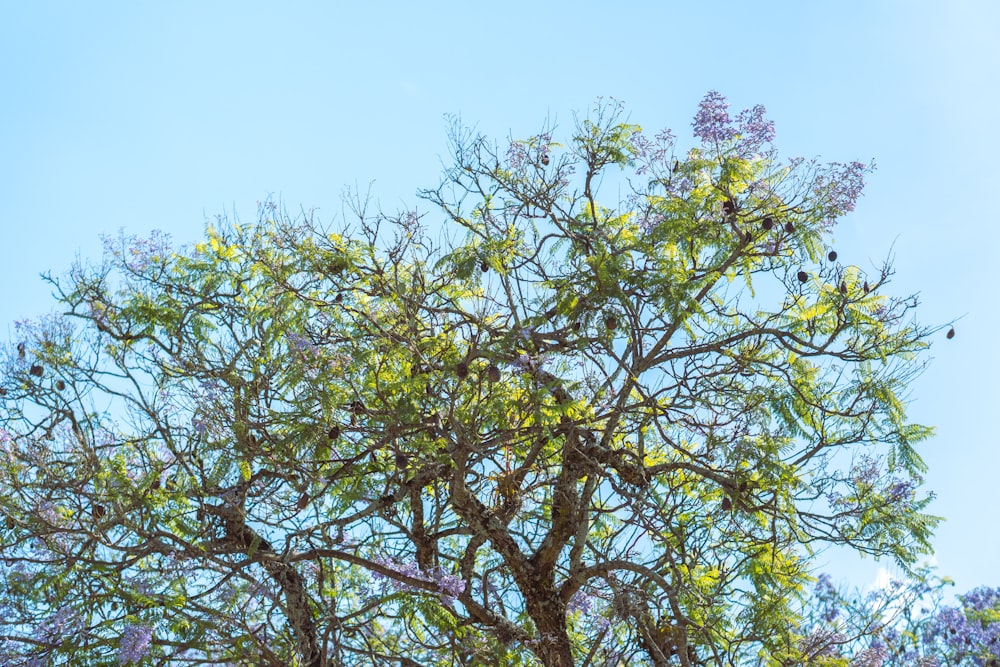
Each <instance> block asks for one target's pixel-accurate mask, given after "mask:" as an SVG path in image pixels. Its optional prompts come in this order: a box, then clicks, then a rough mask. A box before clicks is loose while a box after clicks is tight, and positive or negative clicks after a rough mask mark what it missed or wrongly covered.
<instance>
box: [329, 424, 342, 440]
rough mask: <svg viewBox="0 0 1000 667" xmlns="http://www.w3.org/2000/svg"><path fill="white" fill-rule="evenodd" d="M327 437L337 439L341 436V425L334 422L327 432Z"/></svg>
mask: <svg viewBox="0 0 1000 667" xmlns="http://www.w3.org/2000/svg"><path fill="white" fill-rule="evenodd" d="M326 437H327V439H329V440H336V439H337V438H339V437H340V426H338V425H337V424H334V425H333V426H331V427H330V430H329V431H327V432H326Z"/></svg>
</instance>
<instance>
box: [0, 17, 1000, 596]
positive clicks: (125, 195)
mask: <svg viewBox="0 0 1000 667" xmlns="http://www.w3.org/2000/svg"><path fill="white" fill-rule="evenodd" d="M616 4H617V6H616V7H615V8H614V9H612V3H610V2H583V1H575V2H568V1H567V2H541V1H538V0H534V1H531V2H522V1H520V0H516V1H507V2H503V3H485V2H455V3H442V2H370V3H360V2H358V3H338V2H307V1H305V0H301V1H298V2H292V3H263V2H247V1H241V2H235V1H233V2H222V1H216V2H184V1H175V2H170V3H165V2H164V3H153V2H125V1H123V0H122V1H119V2H102V3H82V2H71V1H68V0H67V1H66V2H48V1H44V0H33V1H32V2H13V1H8V2H0V232H2V240H0V338H8V337H9V336H10V334H11V332H12V329H13V326H12V322H13V321H14V320H15V319H18V318H22V317H26V316H33V315H38V314H41V313H44V312H48V311H49V310H50V309H51V307H52V300H51V298H50V297H49V290H48V289H47V287H46V286H45V285H44V284H43V283H42V281H41V280H40V279H39V278H38V275H39V273H40V272H42V271H48V270H51V271H53V272H55V273H61V272H62V271H64V270H65V269H66V268H68V266H69V265H70V263H71V262H72V261H73V259H74V257H75V256H77V255H80V256H83V257H89V258H94V259H97V258H99V253H100V247H101V246H100V242H99V240H98V236H99V235H100V234H101V233H112V234H113V233H116V232H117V230H118V229H120V228H124V229H125V230H126V231H127V232H129V233H137V234H145V233H147V232H148V231H149V230H151V229H154V228H159V229H163V230H166V231H169V232H170V233H171V234H172V235H173V237H174V240H175V241H177V242H180V243H186V242H193V241H195V240H196V239H197V238H198V236H199V234H200V233H201V231H202V228H203V224H204V222H205V220H206V219H208V218H211V217H213V216H214V215H215V214H217V213H222V212H230V213H231V212H233V211H235V212H236V213H237V214H238V215H239V216H240V217H242V218H243V219H244V220H252V219H253V218H254V217H255V214H256V202H257V201H259V200H262V199H265V198H267V197H268V196H273V197H276V198H280V199H281V200H282V201H283V202H284V203H285V204H286V205H287V207H288V208H289V209H291V210H293V211H295V210H298V208H299V207H300V206H302V207H304V208H306V209H316V210H317V213H318V215H319V216H320V217H321V218H322V219H324V220H331V219H333V218H335V217H336V216H338V215H339V214H340V211H341V203H340V195H341V192H342V190H343V188H344V186H346V185H351V186H353V185H355V184H358V185H360V186H361V187H362V189H365V188H367V186H368V184H369V183H370V182H371V181H374V186H373V190H372V191H373V193H374V194H375V195H376V196H377V197H378V198H379V199H380V201H381V203H382V205H383V207H384V208H386V209H392V210H394V209H397V208H401V207H412V206H413V205H414V204H417V199H416V197H415V192H416V190H417V189H419V188H423V187H432V186H434V185H436V184H437V183H438V179H439V174H440V171H441V163H442V161H446V160H447V156H446V151H447V145H446V138H445V129H446V123H445V121H444V115H445V114H460V115H461V117H462V119H463V121H465V122H466V123H468V124H472V125H476V126H477V127H478V128H479V129H480V130H481V131H483V132H485V133H487V134H490V135H493V136H495V137H496V138H498V139H502V138H504V137H506V136H507V135H509V134H512V135H513V136H515V137H523V136H527V135H529V134H532V133H534V132H535V131H537V130H539V129H541V125H542V122H543V121H544V120H545V119H546V118H547V117H548V118H552V119H555V120H556V121H557V123H558V125H559V126H560V127H561V128H562V129H563V130H565V131H568V130H569V129H570V128H571V127H572V122H573V112H574V111H584V110H585V109H586V108H587V106H588V105H589V104H590V103H591V102H592V101H593V100H594V99H595V98H597V97H599V96H605V97H615V98H618V99H620V100H623V101H624V102H625V103H626V104H627V106H628V108H629V109H630V110H631V120H632V121H633V122H636V123H639V124H640V125H642V126H643V127H644V128H645V129H647V130H656V129H659V128H661V127H670V128H672V129H673V130H674V131H675V132H676V133H677V134H678V135H679V136H680V137H681V139H682V142H683V141H685V140H690V136H691V132H690V130H691V127H690V123H691V118H692V116H693V115H694V112H695V110H696V107H697V103H698V101H699V100H700V99H701V98H702V96H703V95H704V94H705V93H706V92H707V91H708V90H710V89H716V90H718V91H720V92H722V93H723V94H724V95H726V96H727V97H728V98H729V100H730V102H731V104H732V107H733V110H734V111H735V110H739V109H742V108H744V107H748V106H752V105H754V104H758V103H759V104H763V105H765V106H766V107H767V108H768V111H769V116H770V117H771V118H772V119H774V120H775V122H776V124H777V132H778V134H777V140H776V144H777V146H778V148H779V150H780V151H781V153H782V154H783V155H785V156H792V155H803V156H806V157H813V156H819V157H822V158H823V159H825V160H836V161H849V160H854V159H858V160H860V161H862V162H867V161H868V160H870V159H874V160H875V161H876V164H877V166H878V170H877V171H876V173H875V174H874V175H873V177H872V178H871V179H870V180H869V185H868V187H867V189H866V195H865V196H864V198H863V199H862V200H861V202H860V204H859V207H858V210H857V211H856V212H855V213H854V214H852V215H851V216H850V217H848V218H846V219H845V220H844V221H843V222H842V223H841V225H840V226H839V227H838V228H837V230H836V232H835V238H836V247H837V249H838V252H839V254H840V256H841V260H842V261H843V262H845V263H856V264H859V265H860V266H862V267H864V268H869V269H871V268H872V266H873V265H875V264H878V263H879V262H880V261H881V260H882V259H884V258H885V257H886V256H887V255H888V254H889V253H892V254H893V255H894V257H895V264H896V269H897V273H896V276H895V282H894V284H893V286H892V288H891V289H892V290H894V291H895V292H896V293H899V294H903V293H910V292H920V293H921V295H922V297H921V301H922V306H921V308H920V309H919V314H920V319H921V320H922V321H923V322H925V323H928V324H944V323H946V322H951V321H953V320H958V321H957V324H956V329H957V336H956V337H955V338H954V339H953V340H950V341H949V340H945V338H944V332H943V331H942V332H941V333H940V334H939V335H938V336H937V337H936V339H935V344H934V347H933V352H932V354H933V357H934V360H933V363H932V364H931V366H930V368H929V370H928V371H927V372H926V373H924V374H923V375H922V376H921V377H920V378H919V380H918V381H917V382H915V383H914V384H913V386H912V393H911V398H912V401H913V402H912V405H911V415H912V416H913V417H915V418H916V419H917V420H918V421H921V422H923V423H927V424H933V425H936V426H937V428H938V434H937V437H936V438H935V439H934V440H933V441H931V442H930V443H927V444H926V446H925V447H924V448H923V450H922V451H923V453H924V456H925V459H926V460H927V462H928V463H929V465H930V467H931V470H930V473H929V474H928V476H927V483H928V486H929V488H931V489H933V490H934V491H935V492H936V493H937V495H938V500H937V501H936V502H935V503H934V505H933V506H932V511H933V512H935V513H938V514H941V515H944V516H946V517H947V518H948V521H947V523H945V524H944V525H943V526H942V527H941V528H940V529H939V530H938V533H937V537H936V539H935V541H934V544H935V547H936V552H937V554H936V560H937V563H938V566H939V568H940V571H941V572H942V573H943V574H948V575H951V576H952V577H953V578H954V579H955V580H956V582H957V590H960V591H961V590H965V589H969V588H972V587H974V586H977V585H991V586H1000V519H998V511H1000V494H998V488H1000V482H998V479H997V477H998V471H1000V446H998V445H1000V443H998V441H997V437H996V430H997V429H996V426H995V425H994V424H993V419H994V418H996V416H997V413H998V411H1000V401H998V398H1000V391H998V389H997V378H998V377H1000V355H998V354H997V353H996V351H995V350H996V342H995V340H994V339H993V338H992V336H993V335H994V334H995V333H996V332H997V331H998V330H1000V308H998V306H1000V299H998V297H997V287H996V283H995V282H994V281H995V277H994V273H993V271H994V270H995V269H997V268H998V264H1000V261H998V253H1000V232H998V229H1000V225H998V211H997V204H998V201H1000V196H998V195H1000V193H998V184H1000V157H998V156H1000V138H998V137H1000V134H998V129H1000V3H997V2H995V1H993V0H981V1H979V2H972V1H963V0H948V1H946V2H945V1H941V0H935V1H918V0H897V1H892V2H890V1H884V2H879V1H877V0H863V1H860V0H859V1H852V0H839V1H837V2H833V1H830V2H821V1H819V0H816V1H808V2H807V1H802V0H788V1H787V2H763V1H762V2H737V1H722V0H716V1H714V2H710V3H702V2H691V1H688V2H672V1H666V0H660V1H656V2H654V1H652V0H650V1H649V2H624V1H623V2H619V3H616ZM556 134H557V135H558V134H559V131H558V130H557V133H556ZM991 267H992V268H991ZM959 318H961V319H959ZM821 564H822V565H823V566H824V568H825V569H827V570H829V571H831V572H832V573H833V574H834V575H835V576H836V577H839V578H844V579H850V580H851V581H853V582H855V583H857V584H859V585H864V583H865V582H867V581H871V580H873V579H874V577H875V575H876V572H877V570H878V568H879V567H881V566H885V565H886V564H885V563H873V562H872V561H871V560H868V561H864V562H858V561H856V560H854V559H848V558H844V557H842V556H841V555H839V554H825V555H824V556H823V557H822V559H821Z"/></svg>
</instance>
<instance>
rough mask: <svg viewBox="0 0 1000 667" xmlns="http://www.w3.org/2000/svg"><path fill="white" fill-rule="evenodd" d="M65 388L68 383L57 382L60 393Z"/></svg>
mask: <svg viewBox="0 0 1000 667" xmlns="http://www.w3.org/2000/svg"><path fill="white" fill-rule="evenodd" d="M65 388H66V383H65V382H63V381H62V380H56V389H57V390H58V391H62V390H63V389H65Z"/></svg>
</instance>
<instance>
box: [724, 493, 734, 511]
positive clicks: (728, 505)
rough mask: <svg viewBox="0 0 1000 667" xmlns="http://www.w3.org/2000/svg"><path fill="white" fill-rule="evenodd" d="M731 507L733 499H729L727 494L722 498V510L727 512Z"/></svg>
mask: <svg viewBox="0 0 1000 667" xmlns="http://www.w3.org/2000/svg"><path fill="white" fill-rule="evenodd" d="M731 509H733V501H732V500H730V499H729V496H726V497H725V498H723V499H722V511H723V512H728V511H729V510H731Z"/></svg>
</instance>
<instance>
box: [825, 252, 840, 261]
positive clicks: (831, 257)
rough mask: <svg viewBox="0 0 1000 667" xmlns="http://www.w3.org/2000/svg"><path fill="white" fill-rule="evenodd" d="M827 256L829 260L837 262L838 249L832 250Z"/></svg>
mask: <svg viewBox="0 0 1000 667" xmlns="http://www.w3.org/2000/svg"><path fill="white" fill-rule="evenodd" d="M826 258H827V259H828V260H830V261H831V262H836V261H837V251H836V250H831V251H830V254H829V255H827V256H826Z"/></svg>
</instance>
